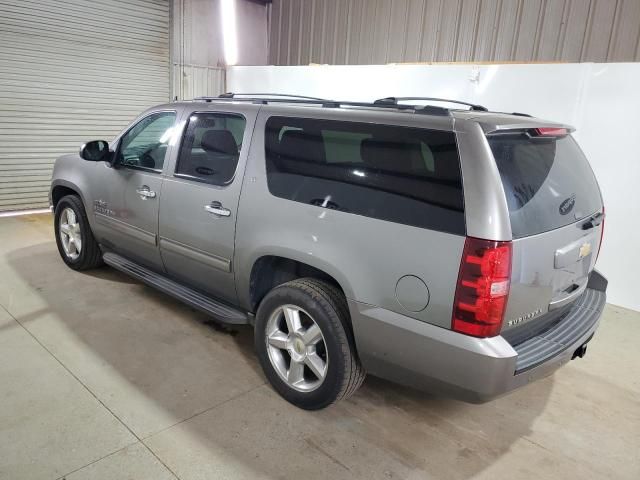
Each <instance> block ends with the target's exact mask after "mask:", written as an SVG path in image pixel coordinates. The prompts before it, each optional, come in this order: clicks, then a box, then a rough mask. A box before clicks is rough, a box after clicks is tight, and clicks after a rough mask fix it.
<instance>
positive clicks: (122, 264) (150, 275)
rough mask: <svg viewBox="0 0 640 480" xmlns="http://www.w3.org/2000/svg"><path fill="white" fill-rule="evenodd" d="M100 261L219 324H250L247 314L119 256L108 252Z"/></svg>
mask: <svg viewBox="0 0 640 480" xmlns="http://www.w3.org/2000/svg"><path fill="white" fill-rule="evenodd" d="M102 259H103V260H104V263H106V264H107V265H109V266H111V267H113V268H115V269H116V270H120V271H121V272H123V273H126V274H127V275H130V276H132V277H134V278H135V279H137V280H140V281H141V282H144V283H146V284H147V285H149V286H151V287H154V288H157V289H158V290H160V291H161V292H164V293H166V294H168V295H171V296H172V297H174V298H176V299H178V300H180V301H182V302H184V303H186V304H187V305H189V306H191V307H193V308H196V309H198V310H200V311H202V312H204V313H207V314H209V315H211V316H212V317H214V318H215V319H216V320H219V321H220V322H224V323H229V324H233V325H247V324H249V323H250V320H249V317H248V316H247V314H245V313H243V312H241V311H240V310H236V309H235V308H233V307H229V306H227V305H225V304H223V303H220V302H218V301H217V300H214V299H213V298H211V297H209V296H207V295H203V294H202V293H200V292H197V291H195V290H192V289H191V288H189V287H185V286H183V285H180V284H179V283H177V282H174V281H173V280H169V279H168V278H167V277H165V276H163V275H159V274H157V273H155V272H153V271H151V270H149V269H148V268H145V267H142V266H140V265H138V264H137V263H134V262H132V261H130V260H127V259H126V258H124V257H121V256H120V255H117V254H115V253H111V252H109V253H105V254H104V255H103V256H102Z"/></svg>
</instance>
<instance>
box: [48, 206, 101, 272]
mask: <svg viewBox="0 0 640 480" xmlns="http://www.w3.org/2000/svg"><path fill="white" fill-rule="evenodd" d="M69 210H70V211H72V212H73V215H75V217H74V220H75V223H73V224H72V223H71V222H69V217H68V216H67V215H71V214H70V213H68V212H69ZM61 223H62V224H63V225H65V224H66V225H68V226H69V225H73V228H71V229H69V228H66V231H72V234H64V233H63V232H62V231H61V228H60V224H61ZM63 228H64V227H63ZM54 229H55V235H56V244H57V245H58V252H60V256H61V257H62V260H63V261H64V263H66V264H67V265H68V266H69V267H70V268H72V269H73V270H89V269H92V268H96V267H99V266H101V265H102V252H101V251H100V247H99V246H98V242H96V240H95V238H94V237H93V232H92V231H91V226H90V225H89V220H87V213H86V212H85V210H84V206H83V205H82V200H80V197H78V196H77V195H67V196H65V197H62V198H61V199H60V201H59V202H58V204H57V205H56V209H55V213H54ZM78 234H79V239H78ZM71 237H73V238H74V239H75V240H70V239H71ZM76 242H77V243H79V244H80V247H79V248H77V247H76V246H75V243H76ZM78 250H79V251H78Z"/></svg>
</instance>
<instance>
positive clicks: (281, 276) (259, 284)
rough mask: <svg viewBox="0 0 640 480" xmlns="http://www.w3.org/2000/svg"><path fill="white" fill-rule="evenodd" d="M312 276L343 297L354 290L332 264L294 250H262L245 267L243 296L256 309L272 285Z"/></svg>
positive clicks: (250, 306) (350, 296) (349, 294)
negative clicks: (332, 287) (247, 267)
mask: <svg viewBox="0 0 640 480" xmlns="http://www.w3.org/2000/svg"><path fill="white" fill-rule="evenodd" d="M304 277H311V278H317V279H319V280H324V281H326V282H328V283H331V284H333V285H335V286H336V287H337V288H338V289H339V290H340V291H341V292H342V293H343V294H344V295H345V297H346V298H353V290H352V288H351V285H350V284H349V282H348V281H347V280H346V277H345V275H343V274H342V272H341V271H340V270H339V269H337V268H335V267H334V266H332V265H330V264H328V263H325V262H323V261H319V260H318V259H317V258H304V257H303V255H301V254H299V253H298V252H295V251H278V250H276V251H272V252H262V253H261V254H260V255H256V256H255V258H254V259H253V261H252V262H251V267H250V268H249V269H248V271H247V276H246V284H245V287H244V289H242V290H241V292H244V293H245V295H241V297H244V300H245V302H246V304H247V306H248V307H249V309H250V311H252V312H255V311H256V310H257V308H258V306H259V304H260V302H261V301H262V299H263V298H264V296H265V295H266V294H267V293H268V292H269V291H270V290H271V289H272V288H274V287H276V286H278V285H281V284H283V283H286V282H288V281H291V280H295V279H297V278H304Z"/></svg>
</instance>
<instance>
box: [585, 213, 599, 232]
mask: <svg viewBox="0 0 640 480" xmlns="http://www.w3.org/2000/svg"><path fill="white" fill-rule="evenodd" d="M603 220H604V213H602V212H598V213H596V214H595V215H592V216H591V217H589V219H588V220H587V221H586V222H584V223H583V224H582V229H583V230H589V229H590V228H594V227H597V226H598V225H600V224H601V223H602V221H603Z"/></svg>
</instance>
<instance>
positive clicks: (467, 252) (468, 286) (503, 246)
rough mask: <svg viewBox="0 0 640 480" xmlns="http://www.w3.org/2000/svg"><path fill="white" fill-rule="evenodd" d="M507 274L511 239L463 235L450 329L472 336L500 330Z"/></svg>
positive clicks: (508, 274)
mask: <svg viewBox="0 0 640 480" xmlns="http://www.w3.org/2000/svg"><path fill="white" fill-rule="evenodd" d="M510 278H511V242H496V241H493V240H481V239H478V238H472V237H467V239H466V241H465V244H464V251H463V252H462V260H461V262H460V273H459V274H458V285H457V287H456V296H455V300H454V302H453V318H452V325H451V326H452V328H453V330H454V331H456V332H459V333H464V334H466V335H472V336H474V337H493V336H495V335H497V334H498V333H500V329H501V328H502V320H503V319H504V311H505V307H506V306H507V298H508V297H509V283H510Z"/></svg>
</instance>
